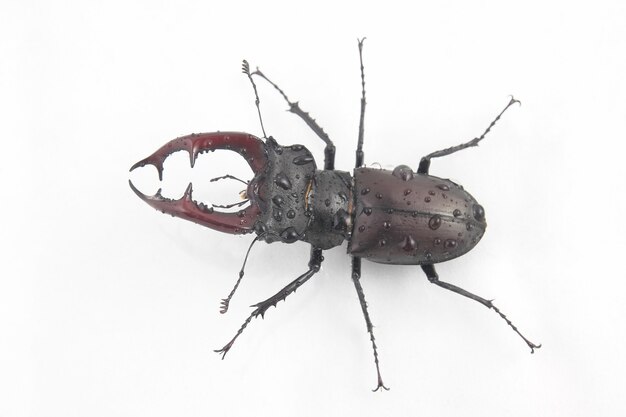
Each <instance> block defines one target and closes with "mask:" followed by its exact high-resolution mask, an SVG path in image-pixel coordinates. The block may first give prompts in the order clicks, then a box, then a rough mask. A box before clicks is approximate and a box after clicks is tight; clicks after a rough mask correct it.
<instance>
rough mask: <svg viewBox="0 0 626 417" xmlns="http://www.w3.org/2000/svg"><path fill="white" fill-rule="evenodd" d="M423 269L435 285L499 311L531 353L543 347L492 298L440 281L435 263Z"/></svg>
mask: <svg viewBox="0 0 626 417" xmlns="http://www.w3.org/2000/svg"><path fill="white" fill-rule="evenodd" d="M422 269H423V270H424V273H425V274H426V276H427V277H428V280H429V281H430V282H431V283H433V284H435V285H438V286H440V287H441V288H445V289H446V290H450V291H452V292H455V293H457V294H460V295H462V296H464V297H467V298H469V299H472V300H474V301H478V302H479V303H481V304H482V305H484V306H485V307H487V308H490V309H492V310H494V311H495V312H496V313H498V315H499V316H500V317H502V318H503V319H504V321H506V323H507V324H508V325H509V326H511V328H512V329H513V330H514V331H515V333H517V334H518V335H519V336H520V337H521V338H522V339H524V342H526V344H527V345H528V347H529V348H530V353H535V349H539V348H540V347H541V345H535V344H534V343H532V342H531V341H530V340H528V339H526V338H525V337H524V335H523V334H521V333H520V332H519V330H517V327H515V325H514V324H513V323H511V320H509V319H508V318H507V317H506V316H505V315H504V313H502V312H501V311H500V310H499V309H498V308H497V307H496V306H495V305H493V302H492V301H491V300H486V299H484V298H482V297H479V296H477V295H475V294H472V293H471V292H469V291H466V290H464V289H463V288H459V287H457V286H456V285H452V284H448V283H447V282H443V281H439V275H437V271H435V266H434V265H422Z"/></svg>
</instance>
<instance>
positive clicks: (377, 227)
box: [348, 165, 487, 265]
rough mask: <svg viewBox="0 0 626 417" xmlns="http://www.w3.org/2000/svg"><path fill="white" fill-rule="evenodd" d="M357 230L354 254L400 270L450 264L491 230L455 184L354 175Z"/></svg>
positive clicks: (397, 173) (419, 177) (406, 173)
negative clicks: (407, 267) (446, 262)
mask: <svg viewBox="0 0 626 417" xmlns="http://www.w3.org/2000/svg"><path fill="white" fill-rule="evenodd" d="M354 181H355V190H354V199H355V208H354V226H353V229H352V237H351V241H350V244H349V246H348V253H350V254H351V255H353V256H359V257H362V258H365V259H369V260H370V261H373V262H380V263H386V264H400V265H420V264H434V263H438V262H443V261H448V260H450V259H453V258H456V257H458V256H461V255H463V254H464V253H466V252H468V251H469V250H470V249H472V248H473V247H474V246H475V245H476V244H477V243H478V241H479V240H480V239H481V237H482V236H483V234H484V232H485V228H486V226H487V224H486V222H485V212H484V209H483V208H482V206H481V205H480V204H478V202H477V201H476V199H474V197H472V196H471V195H470V194H469V193H468V192H466V191H465V190H464V189H463V188H462V187H461V186H459V185H458V184H455V183H454V182H452V181H450V180H446V179H442V178H438V177H433V176H430V175H424V174H417V173H414V172H413V171H412V170H411V168H409V167H407V166H404V165H401V166H399V167H397V168H396V169H394V170H393V171H389V170H383V169H371V168H357V169H355V171H354Z"/></svg>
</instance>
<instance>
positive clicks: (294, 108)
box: [252, 68, 335, 171]
mask: <svg viewBox="0 0 626 417" xmlns="http://www.w3.org/2000/svg"><path fill="white" fill-rule="evenodd" d="M252 75H258V76H259V77H261V78H263V79H264V80H265V81H267V82H268V83H270V84H271V85H272V87H274V88H275V89H276V90H277V91H278V92H279V93H280V95H281V96H283V98H284V99H285V101H286V102H287V104H288V105H289V111H290V112H291V113H293V114H295V115H296V116H298V117H300V118H301V119H302V120H304V123H306V124H307V126H309V127H310V128H311V129H312V130H313V132H315V134H316V135H317V136H318V137H319V138H320V139H322V140H323V141H324V143H325V144H326V147H325V148H324V169H325V170H329V171H332V170H333V169H335V145H334V144H333V141H332V140H330V137H329V136H328V134H327V133H326V132H324V129H322V127H321V126H320V125H318V124H317V122H316V121H315V119H313V118H312V117H311V116H310V115H309V113H307V112H305V111H304V110H302V109H301V108H300V104H299V103H298V102H297V101H296V102H295V103H294V102H292V101H290V100H289V98H288V97H287V95H286V94H285V92H284V91H283V90H282V89H281V88H280V87H278V86H277V85H276V84H274V83H273V82H272V81H271V80H270V79H269V78H267V77H266V76H265V74H263V73H262V72H261V70H260V69H258V68H257V69H256V71H254V72H253V73H252Z"/></svg>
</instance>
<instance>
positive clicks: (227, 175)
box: [209, 174, 248, 185]
mask: <svg viewBox="0 0 626 417" xmlns="http://www.w3.org/2000/svg"><path fill="white" fill-rule="evenodd" d="M223 179H229V180H236V181H239V182H240V183H242V184H246V185H248V181H244V180H240V179H239V178H237V177H235V176H233V175H230V174H226V175H222V176H221V177H215V178H212V179H211V180H210V181H209V182H215V181H219V180H223Z"/></svg>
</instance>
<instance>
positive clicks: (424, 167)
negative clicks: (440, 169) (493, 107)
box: [417, 96, 521, 174]
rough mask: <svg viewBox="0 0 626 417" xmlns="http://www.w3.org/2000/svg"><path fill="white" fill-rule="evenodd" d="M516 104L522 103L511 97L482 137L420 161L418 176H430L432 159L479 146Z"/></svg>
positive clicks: (427, 156) (433, 153)
mask: <svg viewBox="0 0 626 417" xmlns="http://www.w3.org/2000/svg"><path fill="white" fill-rule="evenodd" d="M515 103H519V104H521V102H520V101H519V100H516V99H515V98H513V96H511V100H510V101H509V104H507V105H506V107H505V108H504V109H503V110H502V111H501V112H500V114H498V116H496V118H495V119H494V120H493V121H492V122H491V124H490V125H489V126H488V127H487V129H485V131H484V132H483V134H482V135H480V137H477V138H474V139H472V140H470V141H469V142H465V143H462V144H460V145H456V146H452V147H450V148H446V149H442V150H440V151H435V152H432V153H429V154H428V155H426V156H425V157H423V158H422V160H421V161H420V165H419V168H418V169H417V173H418V174H428V169H429V168H430V160H431V159H432V158H439V157H442V156H446V155H450V154H453V153H455V152H458V151H461V150H463V149H465V148H470V147H472V146H478V142H480V141H481V140H483V139H484V138H485V135H487V133H489V131H490V130H491V128H492V127H493V126H494V125H495V124H496V122H497V121H498V120H500V117H501V116H502V115H503V114H504V112H505V111H506V110H507V109H508V108H509V107H511V106H512V105H513V104H515Z"/></svg>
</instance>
